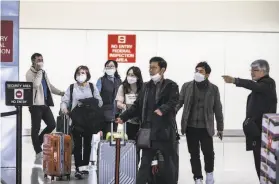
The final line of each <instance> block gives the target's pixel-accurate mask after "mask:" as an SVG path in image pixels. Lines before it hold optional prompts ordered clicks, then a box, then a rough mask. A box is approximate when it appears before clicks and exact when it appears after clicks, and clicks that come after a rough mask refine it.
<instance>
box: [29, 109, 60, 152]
mask: <svg viewBox="0 0 279 184" xmlns="http://www.w3.org/2000/svg"><path fill="white" fill-rule="evenodd" d="M29 111H30V113H31V139H32V143H33V147H34V150H35V152H36V154H38V153H40V152H42V144H43V141H44V135H45V134H49V133H51V132H52V131H53V130H54V129H55V119H54V117H53V114H52V112H51V110H50V108H49V107H48V106H31V107H29ZM42 120H44V122H45V124H46V128H45V129H44V130H43V131H42V132H41V134H40V135H39V132H40V129H41V121H42Z"/></svg>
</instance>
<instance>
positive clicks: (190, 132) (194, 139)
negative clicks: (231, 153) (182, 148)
mask: <svg viewBox="0 0 279 184" xmlns="http://www.w3.org/2000/svg"><path fill="white" fill-rule="evenodd" d="M186 139H187V144H188V150H189V153H190V156H191V160H190V162H191V166H192V173H193V175H194V179H203V176H202V168H201V160H200V147H201V150H202V152H203V155H204V164H205V171H206V172H207V173H211V172H213V170H214V149H213V138H212V137H211V136H209V135H208V132H207V130H206V129H205V128H192V127H187V129H186Z"/></svg>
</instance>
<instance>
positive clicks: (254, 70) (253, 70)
mask: <svg viewBox="0 0 279 184" xmlns="http://www.w3.org/2000/svg"><path fill="white" fill-rule="evenodd" d="M259 71H260V70H259V69H251V70H250V72H259Z"/></svg>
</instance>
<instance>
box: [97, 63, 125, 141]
mask: <svg viewBox="0 0 279 184" xmlns="http://www.w3.org/2000/svg"><path fill="white" fill-rule="evenodd" d="M117 68H118V63H117V62H116V61H114V60H108V61H107V62H106V63H105V68H104V72H105V74H104V76H102V77H101V78H99V79H98V81H97V84H96V86H97V88H98V90H99V91H100V95H101V97H102V99H103V110H104V116H105V122H104V126H103V130H102V131H103V135H104V137H105V136H106V134H107V133H108V132H110V123H111V122H112V121H114V119H115V117H117V115H118V114H119V112H120V111H119V109H118V108H117V106H116V103H115V97H116V94H117V91H118V88H119V86H120V85H121V82H122V81H121V79H120V75H119V74H118V72H117ZM114 130H116V123H114Z"/></svg>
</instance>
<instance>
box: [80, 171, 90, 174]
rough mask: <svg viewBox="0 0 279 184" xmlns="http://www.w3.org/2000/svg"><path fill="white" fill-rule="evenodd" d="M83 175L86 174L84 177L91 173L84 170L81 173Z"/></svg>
mask: <svg viewBox="0 0 279 184" xmlns="http://www.w3.org/2000/svg"><path fill="white" fill-rule="evenodd" d="M80 172H81V173H82V174H84V175H88V174H89V171H87V170H83V171H80Z"/></svg>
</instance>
